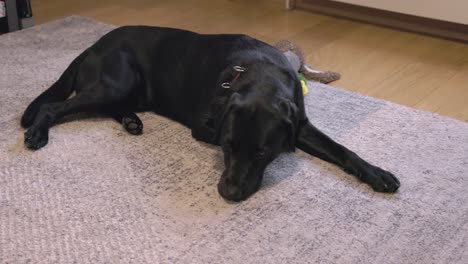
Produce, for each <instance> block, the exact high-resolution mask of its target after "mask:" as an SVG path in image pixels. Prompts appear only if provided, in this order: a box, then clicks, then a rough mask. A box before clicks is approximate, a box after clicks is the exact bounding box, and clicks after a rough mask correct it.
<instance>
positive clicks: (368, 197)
mask: <svg viewBox="0 0 468 264" xmlns="http://www.w3.org/2000/svg"><path fill="white" fill-rule="evenodd" d="M112 28H113V26H109V25H105V24H101V23H98V22H95V21H92V20H90V19H86V18H81V17H69V18H66V19H64V20H58V21H55V22H52V23H48V24H45V25H41V26H37V27H34V28H31V29H27V30H24V31H22V32H17V33H12V34H6V35H2V36H0V67H1V71H0V127H1V133H0V160H1V163H0V262H1V263H39V262H41V263H468V250H467V249H468V202H467V201H468V191H467V189H468V178H467V176H468V175H467V174H468V173H467V168H468V124H466V123H463V122H458V121H455V120H452V119H449V118H445V117H441V116H438V115H434V114H431V113H426V112H422V111H417V110H414V109H410V108H406V107H402V106H399V105H395V104H392V103H389V102H386V101H382V100H376V99H373V98H369V97H365V96H362V95H358V94H355V93H350V92H347V91H343V90H340V89H337V88H333V87H330V86H325V85H320V84H310V93H309V94H308V95H307V96H306V105H307V111H308V114H309V116H310V118H311V120H313V122H314V123H315V124H316V125H317V126H318V127H320V128H321V129H323V130H324V131H325V132H326V133H328V134H329V135H330V136H331V137H333V138H335V139H336V140H337V141H339V142H341V143H343V144H345V145H346V146H348V147H349V148H351V149H353V150H355V151H356V152H357V153H359V154H360V155H362V156H363V157H364V158H366V159H368V160H369V161H371V162H373V163H375V164H378V165H381V166H382V167H384V168H386V169H388V170H390V171H392V172H394V173H395V174H396V175H397V176H398V177H399V178H400V180H401V182H402V187H401V189H400V191H399V193H397V194H396V195H384V194H377V193H374V192H372V191H371V189H370V188H369V187H368V186H367V185H365V184H361V183H359V182H358V181H357V180H355V179H354V178H353V177H351V176H349V175H347V174H345V173H344V172H342V171H340V170H339V169H337V168H336V167H334V166H331V165H329V164H327V163H326V162H323V161H321V160H319V159H316V158H313V157H311V156H308V155H306V154H305V153H303V152H301V151H297V152H296V153H293V154H288V155H283V156H281V157H280V158H279V159H278V160H276V161H275V162H274V163H273V164H271V166H270V167H269V169H268V170H267V172H266V180H265V182H264V185H263V187H262V189H261V190H260V191H259V192H258V193H257V194H255V195H254V196H253V197H251V198H250V199H249V200H248V201H246V202H243V203H239V204H230V203H226V202H225V201H224V200H223V199H221V198H220V196H219V195H218V194H217V191H216V183H217V180H218V177H219V175H220V173H221V171H222V168H223V165H222V155H221V152H220V150H219V149H218V148H216V147H213V146H210V145H207V144H203V143H199V142H196V141H194V140H193V139H192V138H191V136H190V132H189V130H188V129H187V128H185V127H182V126H181V125H179V124H177V123H175V122H172V121H170V120H167V119H164V118H162V117H159V116H156V115H154V114H150V113H146V114H141V115H140V116H141V119H142V120H143V123H144V124H145V131H144V134H143V135H142V136H131V135H129V134H127V133H126V132H125V131H123V128H122V127H121V126H120V125H119V124H117V123H116V122H114V121H112V120H110V119H106V118H99V117H90V118H87V119H80V120H77V121H73V122H66V123H62V124H59V125H57V126H55V127H53V128H52V129H51V133H50V141H49V144H48V145H47V146H46V147H44V148H43V149H41V150H39V151H37V152H31V151H29V150H27V149H25V147H24V146H23V129H21V128H20V126H19V118H20V115H21V113H22V111H23V110H24V108H25V107H26V105H27V104H28V103H29V102H30V101H31V100H32V99H33V98H34V97H35V96H37V95H38V94H39V93H40V92H41V91H43V90H44V89H46V88H47V87H48V86H49V85H50V84H51V83H52V82H53V81H54V80H55V79H56V78H57V77H58V76H59V75H60V74H61V73H62V71H63V70H64V69H65V67H66V66H67V65H68V63H69V62H70V61H71V60H72V59H73V58H74V57H75V56H77V55H78V54H79V53H80V51H82V50H83V49H84V48H85V47H87V46H88V45H90V44H91V43H93V42H94V41H95V40H96V39H97V38H98V37H99V36H101V35H102V34H104V33H105V32H107V31H108V30H110V29H112Z"/></svg>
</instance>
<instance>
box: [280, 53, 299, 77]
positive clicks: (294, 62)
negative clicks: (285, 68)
mask: <svg viewBox="0 0 468 264" xmlns="http://www.w3.org/2000/svg"><path fill="white" fill-rule="evenodd" d="M283 54H284V56H286V58H287V59H288V61H289V64H291V66H292V68H293V70H294V71H296V72H297V71H299V69H301V66H302V65H301V60H300V59H299V56H297V55H296V54H295V53H294V52H292V51H290V50H288V51H286V52H283Z"/></svg>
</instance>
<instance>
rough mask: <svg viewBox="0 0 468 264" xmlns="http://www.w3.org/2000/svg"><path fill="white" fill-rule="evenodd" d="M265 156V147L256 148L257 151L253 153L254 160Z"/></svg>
mask: <svg viewBox="0 0 468 264" xmlns="http://www.w3.org/2000/svg"><path fill="white" fill-rule="evenodd" d="M265 157H266V151H265V149H260V150H257V152H256V153H255V159H256V160H262V159H264V158H265Z"/></svg>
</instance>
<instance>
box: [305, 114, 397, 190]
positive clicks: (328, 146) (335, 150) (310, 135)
mask: <svg viewBox="0 0 468 264" xmlns="http://www.w3.org/2000/svg"><path fill="white" fill-rule="evenodd" d="M296 146H297V147H298V148H299V149H301V150H303V151H305V152H307V153H309V154H311V155H313V156H316V157H318V158H320V159H323V160H325V161H328V162H331V163H333V164H336V165H338V166H339V167H341V168H342V169H343V170H344V171H346V172H348V173H350V174H352V175H355V176H356V177H357V178H359V179H360V180H362V181H363V182H366V183H367V184H369V185H370V186H371V187H372V188H373V189H374V190H375V191H378V192H396V191H397V190H398V188H399V187H400V182H399V181H398V179H397V178H396V177H395V176H394V175H393V174H392V173H390V172H388V171H385V170H383V169H381V168H379V167H376V166H374V165H372V164H370V163H368V162H367V161H365V160H363V159H361V158H360V157H359V156H358V155H357V154H356V153H354V152H352V151H350V150H349V149H347V148H345V147H344V146H342V145H340V144H338V143H336V142H335V141H333V140H332V139H331V138H329V137H328V136H327V135H325V134H324V133H322V132H321V131H320V130H318V129H317V128H316V127H314V126H313V125H312V124H311V123H310V122H309V121H308V120H306V121H304V122H302V124H301V125H300V127H299V131H298V138H297V142H296Z"/></svg>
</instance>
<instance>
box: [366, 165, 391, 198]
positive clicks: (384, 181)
mask: <svg viewBox="0 0 468 264" xmlns="http://www.w3.org/2000/svg"><path fill="white" fill-rule="evenodd" d="M361 179H362V180H363V181H364V182H366V183H368V184H369V185H370V186H371V187H372V189H374V191H376V192H387V193H394V192H396V191H397V190H398V188H399V187H400V181H399V180H398V179H397V178H396V177H395V176H394V175H393V174H392V173H390V172H388V171H386V170H383V169H381V168H379V167H375V166H371V167H369V168H367V169H366V170H365V172H364V173H363V175H362V178H361Z"/></svg>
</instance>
